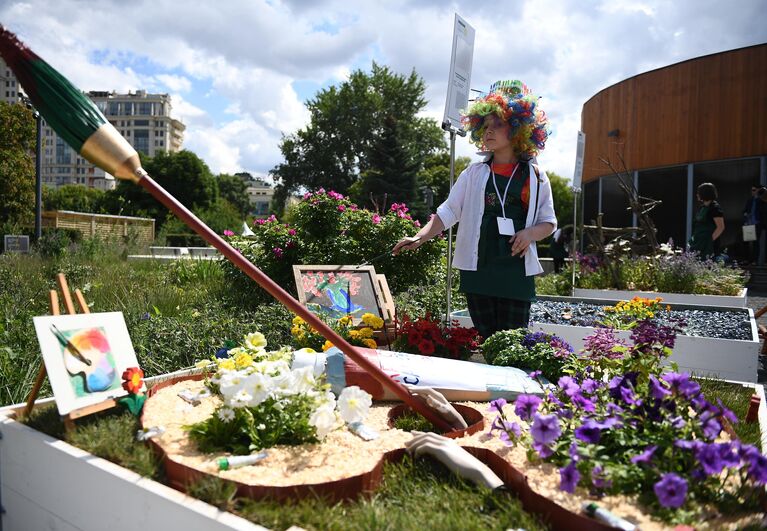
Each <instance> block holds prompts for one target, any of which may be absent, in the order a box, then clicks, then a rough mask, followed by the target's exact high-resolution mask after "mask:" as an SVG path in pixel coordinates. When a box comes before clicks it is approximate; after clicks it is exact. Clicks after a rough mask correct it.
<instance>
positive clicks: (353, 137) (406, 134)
mask: <svg viewBox="0 0 767 531" xmlns="http://www.w3.org/2000/svg"><path fill="white" fill-rule="evenodd" d="M424 93H425V84H424V82H423V79H421V77H420V76H419V75H418V74H417V73H416V72H415V70H413V71H412V72H411V73H410V75H408V76H404V75H400V74H396V73H394V72H392V71H391V70H389V68H388V67H382V66H379V65H377V64H376V63H375V62H374V63H373V66H372V69H371V72H370V73H367V72H363V71H362V70H355V71H354V72H352V73H351V75H350V76H349V79H348V80H347V81H344V82H343V83H341V84H340V85H338V86H333V87H330V88H327V89H323V90H321V91H320V92H318V93H317V95H316V96H315V97H314V99H311V100H309V101H308V102H307V103H306V106H307V108H308V109H309V113H310V122H309V125H307V126H306V127H305V128H304V129H301V130H299V131H297V132H295V133H293V134H290V135H287V136H283V138H282V141H281V143H280V151H281V152H282V155H283V157H284V159H285V160H284V162H283V163H281V164H279V165H277V166H276V167H275V168H274V169H273V170H272V175H273V176H274V178H275V181H276V182H277V183H278V184H277V187H276V190H275V204H276V206H278V207H280V209H281V207H282V204H281V203H284V200H285V199H286V198H287V196H288V195H289V194H291V193H293V192H295V191H297V190H298V189H299V188H301V187H304V188H309V189H316V188H320V187H324V188H328V189H334V190H336V191H338V192H341V193H344V194H345V193H348V190H349V187H350V186H351V185H352V184H354V182H355V181H357V179H358V178H359V176H360V175H362V174H365V173H366V172H368V171H370V170H373V169H376V168H374V158H375V155H373V151H374V149H375V146H376V144H377V142H376V140H377V139H380V138H381V137H382V136H383V131H384V129H385V121H386V118H387V117H391V119H392V120H394V121H395V122H396V123H397V124H398V127H399V135H400V141H401V143H402V144H403V145H407V146H410V147H409V149H410V151H411V153H412V155H413V157H414V160H420V159H421V158H422V157H424V156H425V155H427V154H429V153H432V152H434V151H435V150H437V149H439V148H444V145H445V140H444V136H443V132H442V130H441V129H440V128H439V126H438V125H437V123H436V122H435V121H434V120H432V119H430V118H422V117H418V116H416V115H417V114H418V112H419V111H421V110H422V109H423V108H424V107H425V106H426V103H427V102H426V100H425V98H424ZM378 169H380V168H378Z"/></svg>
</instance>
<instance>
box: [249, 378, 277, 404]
mask: <svg viewBox="0 0 767 531" xmlns="http://www.w3.org/2000/svg"><path fill="white" fill-rule="evenodd" d="M245 388H246V389H247V390H248V391H249V392H250V398H249V399H248V405H249V406H251V407H252V406H257V405H258V404H260V403H261V402H263V401H264V400H266V399H267V398H269V394H270V393H271V392H272V390H273V389H274V386H273V385H272V382H271V381H270V380H269V378H268V377H266V376H264V375H263V374H261V373H259V372H254V373H253V374H251V375H250V376H248V377H247V378H246V379H245Z"/></svg>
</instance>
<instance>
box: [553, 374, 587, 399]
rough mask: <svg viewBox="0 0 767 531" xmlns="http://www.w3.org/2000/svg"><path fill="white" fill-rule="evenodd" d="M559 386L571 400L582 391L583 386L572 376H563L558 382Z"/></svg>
mask: <svg viewBox="0 0 767 531" xmlns="http://www.w3.org/2000/svg"><path fill="white" fill-rule="evenodd" d="M557 385H558V386H559V388H560V389H562V391H564V393H565V394H566V395H567V396H569V397H570V398H572V397H573V395H574V394H575V393H577V392H578V391H580V389H581V386H580V385H578V383H577V382H576V381H575V379H574V378H573V377H572V376H562V377H561V378H560V379H559V381H558V382H557Z"/></svg>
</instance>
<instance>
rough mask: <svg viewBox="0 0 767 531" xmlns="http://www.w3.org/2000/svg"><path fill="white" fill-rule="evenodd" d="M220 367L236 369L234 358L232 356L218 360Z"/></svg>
mask: <svg viewBox="0 0 767 531" xmlns="http://www.w3.org/2000/svg"><path fill="white" fill-rule="evenodd" d="M218 368H219V369H224V370H227V371H233V370H234V369H235V366H234V360H233V359H232V358H224V359H222V360H219V361H218Z"/></svg>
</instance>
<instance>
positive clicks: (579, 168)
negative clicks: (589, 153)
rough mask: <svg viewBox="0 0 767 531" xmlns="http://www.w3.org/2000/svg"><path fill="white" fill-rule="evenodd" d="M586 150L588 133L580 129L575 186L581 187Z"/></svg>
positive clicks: (574, 175)
mask: <svg viewBox="0 0 767 531" xmlns="http://www.w3.org/2000/svg"><path fill="white" fill-rule="evenodd" d="M585 151H586V133H584V132H583V131H578V148H577V149H576V155H575V173H574V174H573V188H577V189H580V187H581V184H582V182H583V154H584V152H585Z"/></svg>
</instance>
